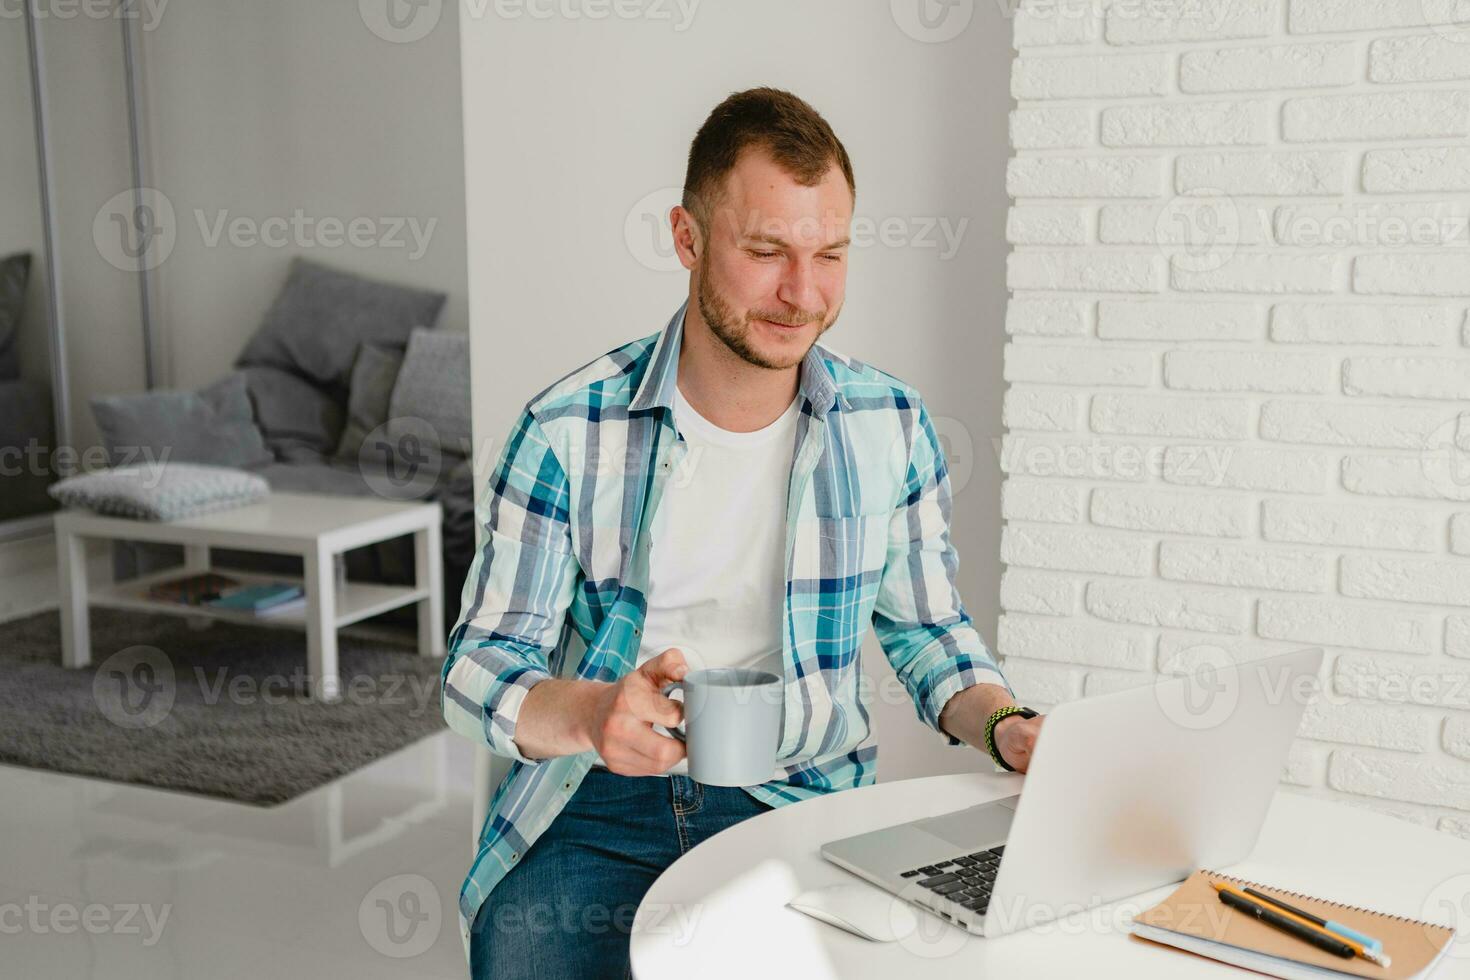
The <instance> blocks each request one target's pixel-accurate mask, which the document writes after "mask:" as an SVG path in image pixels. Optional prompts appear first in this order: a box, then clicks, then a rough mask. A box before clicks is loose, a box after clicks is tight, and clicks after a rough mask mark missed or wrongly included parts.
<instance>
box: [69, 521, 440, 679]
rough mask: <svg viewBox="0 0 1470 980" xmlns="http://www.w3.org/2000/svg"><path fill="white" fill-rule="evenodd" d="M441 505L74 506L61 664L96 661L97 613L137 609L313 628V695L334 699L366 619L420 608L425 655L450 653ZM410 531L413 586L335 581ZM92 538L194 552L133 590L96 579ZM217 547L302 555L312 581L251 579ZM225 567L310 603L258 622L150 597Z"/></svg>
mask: <svg viewBox="0 0 1470 980" xmlns="http://www.w3.org/2000/svg"><path fill="white" fill-rule="evenodd" d="M442 519H443V518H442V511H441V509H440V507H439V505H438V504H437V503H420V502H403V501H392V500H383V499H380V498H376V497H342V496H332V495H328V494H314V493H313V494H307V493H272V494H270V495H269V496H267V497H266V498H265V499H264V500H262V501H260V502H259V503H255V504H250V505H248V506H245V507H236V508H233V509H231V510H224V511H219V512H217V513H213V514H204V515H201V516H199V517H187V518H183V519H181V520H176V521H139V520H132V519H129V518H122V517H104V516H102V515H99V514H94V513H92V512H91V511H82V510H66V511H62V512H60V513H58V514H57V515H56V517H55V526H56V549H57V567H58V570H59V574H60V584H61V662H62V664H63V665H64V666H66V667H85V666H86V665H87V664H89V663H91V661H92V644H91V636H90V623H89V607H90V606H92V605H97V606H107V607H111V608H114V609H138V610H143V611H145V612H157V613H164V614H167V615H176V616H191V617H200V616H203V617H210V618H217V619H225V620H230V621H233V622H243V623H252V624H257V625H267V626H288V625H289V626H295V627H297V628H304V629H305V630H306V658H307V669H308V673H309V674H310V678H311V687H312V691H313V692H315V693H317V694H318V695H320V696H321V697H323V698H325V699H329V700H332V699H336V698H337V697H339V696H340V694H341V687H342V682H341V679H340V677H339V675H338V672H337V630H338V628H339V627H342V626H346V625H348V624H349V623H355V622H358V621H359V620H363V619H367V618H368V617H370V616H376V615H378V614H379V613H383V612H387V611H388V610H389V609H397V608H398V607H400V606H407V605H409V604H411V603H413V604H417V605H418V621H419V622H418V627H419V643H418V649H419V653H420V654H421V655H423V656H426V657H442V656H443V655H444V639H445V637H444V576H443V571H442V565H441V558H440V554H441V546H440V537H439V527H440V523H441V521H442ZM405 534H412V535H413V536H414V584H413V585H384V584H381V583H377V582H348V583H347V584H346V586H345V587H344V588H342V589H341V590H339V589H338V588H337V583H336V581H335V561H334V559H335V558H336V556H337V555H340V554H342V553H344V552H346V551H350V550H352V549H353V548H360V547H362V546H364V545H369V544H375V543H377V542H379V541H386V540H388V539H390V538H396V537H400V536H402V535H405ZM88 538H99V539H104V540H114V541H116V540H121V541H151V542H159V543H165V544H178V545H183V547H184V563H183V564H182V565H180V566H177V567H174V568H170V569H166V570H164V571H161V572H153V573H150V574H147V575H141V576H138V577H136V578H132V579H128V580H127V581H124V582H112V581H106V582H100V581H99V582H96V583H92V582H89V581H88V575H87V563H86V541H87V539H88ZM210 548H233V549H238V550H242V551H263V552H270V553H274V554H286V555H300V556H301V557H302V559H303V562H304V571H305V575H304V576H303V578H300V579H298V578H293V577H292V576H289V575H273V574H269V573H259V572H247V571H240V570H236V569H228V568H214V567H212V566H211V565H210V561H209V549H210ZM204 571H215V572H219V573H220V574H228V575H230V576H231V577H233V578H237V579H240V580H241V581H244V582H275V581H288V582H296V583H298V584H301V585H303V586H304V588H305V591H306V606H305V608H298V609H294V610H286V611H283V612H279V613H275V614H271V615H265V616H258V615H255V614H253V613H248V612H231V611H227V610H218V609H212V608H210V607H208V606H189V605H184V604H182V603H175V602H166V601H160V600H158V599H151V598H149V596H148V587H149V586H150V585H153V584H154V583H155V582H159V581H166V580H168V579H171V578H175V577H177V576H179V575H181V574H185V573H190V572H204Z"/></svg>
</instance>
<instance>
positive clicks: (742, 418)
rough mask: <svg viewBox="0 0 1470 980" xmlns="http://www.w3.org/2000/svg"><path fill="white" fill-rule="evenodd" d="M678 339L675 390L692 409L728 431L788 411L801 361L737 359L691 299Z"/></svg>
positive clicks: (759, 424)
mask: <svg viewBox="0 0 1470 980" xmlns="http://www.w3.org/2000/svg"><path fill="white" fill-rule="evenodd" d="M683 330H684V334H683V339H682V340H681V341H680V342H679V365H678V371H679V373H678V384H679V392H680V393H681V394H682V395H683V396H684V399H685V401H687V402H689V404H690V405H692V406H693V407H694V410H695V411H696V412H698V413H699V414H700V415H702V416H704V417H705V418H706V419H708V420H709V421H710V422H713V423H714V424H715V425H717V426H719V427H720V428H722V429H725V430H727V431H729V432H754V431H756V430H757V429H763V428H765V427H766V426H768V425H770V424H771V423H772V422H774V421H776V419H778V418H780V417H781V414H782V413H783V412H785V411H786V409H788V408H790V407H791V400H792V399H793V398H795V397H796V393H797V391H798V390H799V388H800V385H801V365H800V364H797V365H794V366H792V367H789V368H781V369H772V368H763V367H758V366H756V365H754V364H751V363H750V362H749V361H747V360H745V359H744V358H742V357H740V356H739V355H738V354H736V353H735V352H734V351H732V350H730V348H728V347H726V346H725V343H724V341H722V340H720V338H719V337H716V336H715V334H714V331H712V330H710V328H709V325H708V324H706V323H705V322H704V318H703V317H702V316H700V314H699V306H698V303H697V302H696V301H695V300H694V299H693V298H692V297H691V299H690V302H689V307H688V309H687V311H686V312H685V316H684V327H683Z"/></svg>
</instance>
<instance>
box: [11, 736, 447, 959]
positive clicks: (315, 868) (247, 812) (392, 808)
mask: <svg viewBox="0 0 1470 980" xmlns="http://www.w3.org/2000/svg"><path fill="white" fill-rule="evenodd" d="M471 756H472V746H471V745H470V744H469V742H468V741H466V740H465V739H463V738H460V737H459V736H457V735H453V734H450V733H448V732H442V733H440V734H438V735H435V736H432V737H430V738H427V739H424V740H422V741H420V742H418V743H416V744H414V745H412V746H409V747H408V748H406V749H403V750H401V751H399V752H397V753H395V754H393V755H391V756H389V757H387V758H384V759H381V760H379V761H378V762H376V763H374V764H373V765H371V766H368V767H366V768H364V769H361V770H359V771H357V772H354V773H351V774H350V775H348V776H346V777H344V778H342V779H340V780H338V781H337V782H335V783H332V784H330V785H328V786H323V787H320V788H319V789H316V790H314V791H312V792H310V793H307V794H306V795H304V796H301V797H298V798H297V799H295V800H292V801H291V802H289V803H285V804H282V805H281V806H277V807H273V808H269V809H265V808H260V807H253V806H244V805H240V804H234V803H228V802H223V801H219V800H212V799H205V798H201V797H195V796H188V795H184V794H179V793H171V792H163V791H160V790H153V789H146V788H143V787H138V786H128V785H122V784H117V783H108V782H102V781H98V780H93V779H83V778H79V777H75V776H63V775H58V774H54V773H48V772H38V771H34V770H29V769H17V768H13V767H7V766H0V977H3V978H5V980H10V978H25V980H40V978H52V977H55V978H65V980H82V978H107V980H125V978H134V977H137V978H147V980H185V978H187V980H201V978H202V980H235V978H252V980H260V978H274V977H292V978H296V977H302V978H322V980H328V978H336V977H344V978H345V977H351V978H354V980H368V978H377V977H384V978H386V977H393V978H423V977H463V976H465V974H466V970H465V965H464V955H463V952H462V946H461V944H460V939H459V927H458V924H457V918H456V915H455V902H456V900H457V898H458V895H459V885H460V882H461V881H462V880H463V877H464V872H465V869H466V867H467V866H468V864H469V859H470V853H469V847H470V833H469V821H470V773H471V768H470V763H471Z"/></svg>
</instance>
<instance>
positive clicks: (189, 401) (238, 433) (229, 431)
mask: <svg viewBox="0 0 1470 980" xmlns="http://www.w3.org/2000/svg"><path fill="white" fill-rule="evenodd" d="M92 415H93V416H94V417H95V418H96V420H97V427H98V429H100V430H101V432H102V445H103V446H104V447H105V448H106V449H107V454H108V457H109V460H110V462H111V464H112V465H113V466H120V465H126V464H129V463H134V462H137V461H138V458H137V457H138V456H139V455H140V454H141V455H142V456H143V457H144V459H145V460H146V461H148V462H178V463H205V464H210V465H214V466H243V467H250V466H260V465H262V464H264V463H269V462H270V461H271V459H272V456H271V453H270V451H269V450H268V449H266V445H265V440H264V438H262V436H261V434H260V430H259V429H258V428H256V426H255V417H254V414H253V413H252V411H251V408H250V395H249V392H248V390H247V388H246V383H245V376H244V375H242V374H239V373H235V374H230V375H228V376H226V377H224V378H222V379H221V380H219V381H216V382H215V383H214V384H212V385H209V386H208V387H206V388H201V389H200V390H199V391H197V392H195V391H147V392H143V393H142V394H137V395H107V396H98V397H94V398H93V399H92Z"/></svg>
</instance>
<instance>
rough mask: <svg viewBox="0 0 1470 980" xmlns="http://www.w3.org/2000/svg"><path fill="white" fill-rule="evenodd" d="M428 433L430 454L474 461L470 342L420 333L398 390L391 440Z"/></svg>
mask: <svg viewBox="0 0 1470 980" xmlns="http://www.w3.org/2000/svg"><path fill="white" fill-rule="evenodd" d="M407 433H414V434H416V435H417V434H420V433H422V434H423V435H424V436H426V437H427V438H426V440H425V441H426V442H427V443H428V446H427V447H426V448H429V449H433V450H439V451H442V452H447V453H453V454H454V455H456V456H468V455H470V446H471V444H472V442H473V438H472V436H471V432H470V338H469V336H468V335H467V334H463V333H453V332H450V331H447V330H415V331H414V332H413V335H412V336H411V337H409V340H408V352H407V353H406V354H405V355H404V357H403V367H402V368H401V369H400V370H399V372H398V381H397V383H396V384H394V386H393V397H392V399H391V401H390V402H389V421H388V436H389V438H390V439H391V440H395V441H396V440H397V439H399V437H400V436H402V435H404V434H407Z"/></svg>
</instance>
